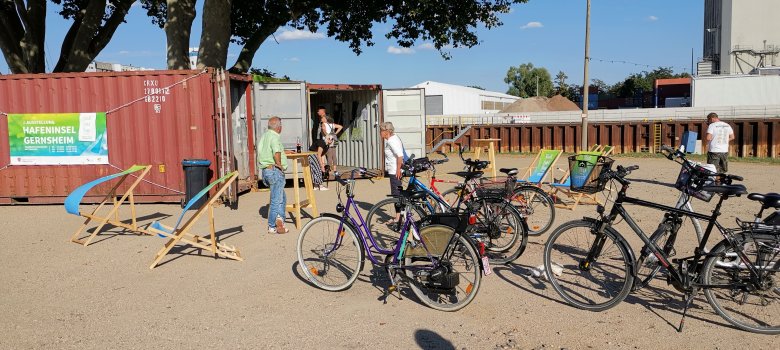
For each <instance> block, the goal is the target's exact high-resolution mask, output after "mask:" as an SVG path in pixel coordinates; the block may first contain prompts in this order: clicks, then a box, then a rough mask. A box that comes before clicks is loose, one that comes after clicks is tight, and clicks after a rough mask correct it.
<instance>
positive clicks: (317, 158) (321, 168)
mask: <svg viewBox="0 0 780 350" xmlns="http://www.w3.org/2000/svg"><path fill="white" fill-rule="evenodd" d="M334 137H335V136H333V135H328V136H326V137H325V140H321V139H317V140H314V143H312V145H311V147H309V151H311V152H314V153H315V154H310V155H309V168H310V169H311V178H312V183H313V184H314V190H315V191H318V190H319V191H327V190H328V188H327V187H325V186H323V182H324V176H323V174H325V162H326V158H325V154H326V153H327V152H328V148H330V144H331V143H332V142H333V139H334Z"/></svg>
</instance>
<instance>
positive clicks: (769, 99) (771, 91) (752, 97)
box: [691, 75, 780, 107]
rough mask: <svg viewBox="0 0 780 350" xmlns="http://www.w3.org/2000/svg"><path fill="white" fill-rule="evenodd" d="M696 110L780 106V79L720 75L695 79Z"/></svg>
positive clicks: (766, 76)
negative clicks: (724, 107) (700, 108)
mask: <svg viewBox="0 0 780 350" xmlns="http://www.w3.org/2000/svg"><path fill="white" fill-rule="evenodd" d="M692 90H693V101H691V103H692V105H693V107H719V106H773V105H774V106H776V105H780V76H777V75H718V76H707V77H696V78H694V79H693V86H692Z"/></svg>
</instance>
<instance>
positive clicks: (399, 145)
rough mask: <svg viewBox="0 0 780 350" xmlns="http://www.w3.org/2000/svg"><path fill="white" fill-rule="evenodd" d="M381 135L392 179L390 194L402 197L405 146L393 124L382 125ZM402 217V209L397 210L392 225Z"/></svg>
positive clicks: (397, 208) (389, 174)
mask: <svg viewBox="0 0 780 350" xmlns="http://www.w3.org/2000/svg"><path fill="white" fill-rule="evenodd" d="M379 135H380V136H381V137H382V139H384V140H385V172H386V173H387V176H388V177H389V178H390V194H392V195H395V196H397V195H400V194H401V192H400V187H401V186H402V185H403V184H402V183H401V177H402V176H403V171H402V170H401V166H402V165H403V164H404V144H403V142H401V138H400V137H398V135H396V134H395V127H394V126H393V123H391V122H385V123H382V124H381V125H380V126H379ZM400 217H401V208H400V207H397V206H396V208H395V218H394V219H392V221H391V222H389V223H390V224H393V223H396V222H398V221H399V219H400Z"/></svg>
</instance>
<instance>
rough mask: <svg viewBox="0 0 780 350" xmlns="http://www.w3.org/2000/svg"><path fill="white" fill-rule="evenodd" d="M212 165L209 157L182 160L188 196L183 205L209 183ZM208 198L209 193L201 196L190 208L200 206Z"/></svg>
mask: <svg viewBox="0 0 780 350" xmlns="http://www.w3.org/2000/svg"><path fill="white" fill-rule="evenodd" d="M210 165H211V161H209V160H208V159H185V160H183V161H182V162H181V166H182V167H183V168H184V182H185V185H186V193H185V195H186V197H187V198H185V199H184V201H183V202H182V204H181V205H182V207H184V206H185V205H187V203H189V201H190V199H192V197H195V195H196V194H198V192H200V191H201V190H202V189H204V188H205V187H206V186H207V185H208V184H209V166H210ZM208 198H209V196H208V194H206V195H205V196H203V197H201V198H200V199H198V200H197V201H196V202H195V203H193V205H191V206H190V208H189V210H194V209H198V208H200V207H201V206H202V205H203V203H205V202H206V200H208Z"/></svg>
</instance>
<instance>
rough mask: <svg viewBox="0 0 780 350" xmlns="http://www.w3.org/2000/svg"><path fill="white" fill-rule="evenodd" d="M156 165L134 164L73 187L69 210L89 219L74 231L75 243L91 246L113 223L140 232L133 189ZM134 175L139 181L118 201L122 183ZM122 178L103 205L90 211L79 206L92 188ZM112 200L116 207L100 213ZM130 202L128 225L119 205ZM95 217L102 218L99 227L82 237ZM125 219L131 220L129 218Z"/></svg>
mask: <svg viewBox="0 0 780 350" xmlns="http://www.w3.org/2000/svg"><path fill="white" fill-rule="evenodd" d="M151 168H152V166H151V165H133V166H132V167H130V168H128V169H126V170H124V171H122V172H120V173H116V174H111V175H108V176H104V177H101V178H99V179H97V180H94V181H91V182H88V183H86V184H83V185H81V186H79V187H78V188H76V189H75V190H73V192H71V193H70V194H69V195H68V197H67V198H65V211H67V212H68V213H69V214H73V215H76V216H81V217H84V218H86V220H85V221H84V224H82V225H81V227H79V229H78V230H77V231H76V233H74V234H73V236H71V237H70V240H71V242H75V243H78V244H81V245H83V246H85V247H86V246H87V245H89V243H90V242H91V241H92V239H93V238H95V236H97V235H98V233H100V231H102V230H103V227H104V226H105V225H106V224H109V225H113V226H116V227H121V228H124V229H128V230H131V231H136V232H138V231H139V230H138V223H137V222H136V216H135V199H134V197H133V190H135V188H136V186H138V184H139V183H141V181H142V180H143V178H144V177H145V176H146V174H148V173H149V170H150V169H151ZM138 172H140V173H139V174H138V175H133V174H134V173H138ZM130 175H133V176H135V177H136V179H135V181H133V183H132V184H131V185H130V187H128V188H127V190H126V191H125V192H124V193H123V194H122V197H121V198H120V199H118V200H117V189H118V188H119V186H121V185H122V183H124V182H125V180H126V179H127V177H128V176H130ZM117 178H118V179H119V180H118V181H117V182H116V184H114V186H113V187H112V188H111V190H110V191H108V193H107V194H106V196H105V197H104V198H103V201H101V202H100V204H99V205H98V206H97V208H95V209H94V210H93V211H92V212H90V213H86V212H81V211H80V210H79V206H80V205H81V200H82V199H83V198H84V196H85V195H86V194H87V192H89V191H90V190H91V189H92V188H94V187H95V186H97V185H100V184H102V183H105V182H108V181H111V180H114V179H117ZM109 200H111V201H112V202H113V206H111V210H110V211H109V212H108V214H107V215H106V216H100V214H98V211H99V210H100V209H102V208H103V207H104V206H105V205H106V204H107V203H108V202H109ZM126 200H129V201H130V219H129V220H130V224H127V223H125V222H122V220H119V208H120V207H121V206H122V204H123V203H124V202H125V201H126ZM93 220H96V221H98V222H99V223H98V225H97V227H95V230H94V231H92V234H90V235H89V236H85V237H82V238H79V235H81V233H82V232H83V231H84V229H86V228H87V226H89V224H90V222H92V221H93ZM124 221H127V219H125V220H124Z"/></svg>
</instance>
